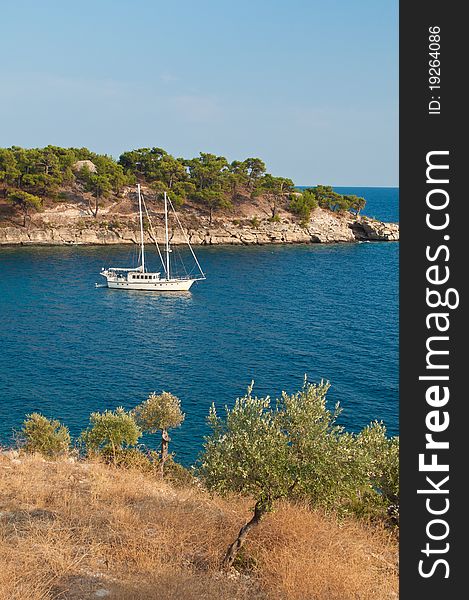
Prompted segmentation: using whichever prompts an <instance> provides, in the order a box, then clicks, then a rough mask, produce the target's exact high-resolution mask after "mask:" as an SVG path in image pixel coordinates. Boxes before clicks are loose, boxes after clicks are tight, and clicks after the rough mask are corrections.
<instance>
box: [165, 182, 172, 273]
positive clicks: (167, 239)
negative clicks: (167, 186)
mask: <svg viewBox="0 0 469 600" xmlns="http://www.w3.org/2000/svg"><path fill="white" fill-rule="evenodd" d="M164 226H165V233H166V279H169V277H170V275H169V253H170V252H171V250H170V249H169V235H168V198H167V196H166V192H165V193H164Z"/></svg>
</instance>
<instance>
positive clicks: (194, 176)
mask: <svg viewBox="0 0 469 600" xmlns="http://www.w3.org/2000/svg"><path fill="white" fill-rule="evenodd" d="M186 166H187V167H188V169H189V177H190V180H191V181H192V182H193V183H195V186H196V189H197V191H202V190H204V189H207V188H212V189H213V188H214V187H216V188H222V187H223V181H224V174H225V172H226V171H227V170H228V161H227V160H226V158H225V157H224V156H216V155H215V154H210V153H207V152H201V153H200V156H199V157H197V158H193V159H191V160H188V161H187V163H186Z"/></svg>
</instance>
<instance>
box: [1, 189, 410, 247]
mask: <svg viewBox="0 0 469 600" xmlns="http://www.w3.org/2000/svg"><path fill="white" fill-rule="evenodd" d="M151 216H152V222H153V226H154V228H153V230H150V229H148V228H147V231H146V234H145V235H146V239H147V242H149V243H150V242H152V241H153V239H154V237H155V236H156V238H157V239H158V240H159V241H161V240H162V239H164V229H163V215H162V213H161V209H159V211H158V210H157V209H156V208H153V210H152V211H151ZM180 217H181V221H182V224H183V226H184V229H185V230H186V232H187V236H188V238H189V240H190V242H191V243H192V244H194V245H211V244H236V245H242V244H297V243H337V242H357V241H397V240H398V239H399V225H398V224H397V223H382V222H380V221H376V220H374V219H370V218H368V217H359V218H356V217H354V216H353V215H351V214H350V213H347V214H345V215H340V214H337V213H334V212H331V211H329V210H323V209H321V208H317V209H315V210H314V211H313V213H312V215H311V219H310V220H309V222H308V223H306V224H301V223H300V222H299V221H298V220H297V219H295V218H294V217H293V215H292V214H291V213H289V212H288V211H281V210H280V211H279V213H278V216H277V217H276V220H272V219H269V218H268V213H267V211H266V210H265V207H264V206H263V205H262V204H261V203H259V202H258V203H257V204H252V205H249V206H246V205H243V206H240V207H239V210H237V211H231V212H229V213H226V214H223V215H217V217H216V218H215V219H214V220H213V222H212V223H210V221H209V219H208V217H207V215H205V214H203V213H201V212H200V210H197V209H196V208H194V207H184V209H183V210H182V211H181V214H180ZM234 217H237V218H234ZM139 235H140V234H139V223H138V218H137V214H136V213H135V204H134V203H133V202H132V201H131V199H130V197H127V198H124V199H123V200H122V201H121V202H120V203H118V204H112V205H109V206H108V207H103V208H101V209H100V212H99V215H98V218H94V217H93V216H92V215H91V214H90V210H89V207H88V204H87V203H86V201H85V200H84V199H83V200H81V199H80V201H76V200H75V201H74V202H60V203H56V204H51V205H50V206H48V207H46V208H45V209H44V210H43V211H42V212H40V213H36V214H33V215H31V217H30V218H28V220H27V223H26V226H23V225H21V224H20V219H18V218H17V217H15V215H11V216H8V218H2V219H0V245H17V244H21V245H29V244H30V245H39V244H44V245H62V244H135V243H138V241H139ZM170 235H171V241H172V243H173V244H183V243H185V238H184V234H183V233H182V232H181V231H180V229H179V227H177V226H176V225H175V224H172V225H171V226H170Z"/></svg>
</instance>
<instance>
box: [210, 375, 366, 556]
mask: <svg viewBox="0 0 469 600" xmlns="http://www.w3.org/2000/svg"><path fill="white" fill-rule="evenodd" d="M328 389H329V384H328V383H324V382H321V383H320V384H310V383H308V382H307V381H306V380H305V383H304V385H303V387H302V389H301V390H300V391H299V392H297V393H296V394H292V395H288V394H286V393H283V394H282V396H281V398H280V399H279V400H277V401H276V403H275V404H272V402H271V400H270V398H269V397H266V398H258V397H253V396H252V386H251V387H250V388H248V392H247V394H246V395H245V396H244V397H243V398H239V399H237V400H236V402H235V404H234V406H233V408H228V407H225V415H224V417H220V416H218V414H217V411H216V409H215V406H213V405H212V408H211V409H210V413H209V417H208V424H209V426H210V429H211V433H210V435H209V436H207V437H206V438H205V443H204V451H203V454H202V456H201V460H200V462H201V464H200V469H199V473H200V475H201V477H202V478H203V480H204V481H205V483H206V485H207V487H208V488H209V489H211V490H214V491H216V492H218V493H220V494H222V495H227V494H229V493H233V492H234V493H239V494H242V495H246V496H249V497H253V498H254V499H255V506H254V514H253V516H252V517H251V519H250V520H249V521H248V522H247V523H246V524H245V525H243V527H242V528H241V530H240V531H239V533H238V536H237V538H236V540H235V541H234V542H233V543H232V544H231V545H230V546H229V548H228V550H227V552H226V554H225V557H224V559H223V562H222V566H223V567H224V568H229V567H230V566H231V565H232V564H233V562H234V560H235V558H236V554H237V552H238V551H239V549H240V548H241V547H242V545H243V544H244V542H245V540H246V537H247V535H248V534H249V532H250V531H251V530H252V528H253V527H256V526H257V525H258V524H259V523H260V521H261V519H262V518H263V517H264V516H265V515H266V514H267V513H268V512H269V511H271V510H272V509H273V508H274V505H275V502H276V501H277V500H279V499H281V498H289V499H295V498H300V499H303V500H304V499H306V500H307V501H309V502H310V503H311V504H313V505H321V506H323V507H324V508H326V509H334V510H340V509H341V508H342V507H344V509H347V508H348V507H349V506H350V504H351V500H352V499H354V498H356V496H357V494H360V492H361V491H362V490H363V489H364V488H366V486H367V485H368V487H369V483H370V480H369V477H370V461H369V458H368V456H367V452H368V449H367V444H366V443H365V440H364V439H363V440H362V442H361V443H358V441H357V436H355V435H354V434H351V433H347V432H346V431H344V429H343V428H342V427H341V426H339V425H338V424H337V423H336V420H337V417H338V416H339V414H340V407H339V405H338V404H337V405H336V406H335V408H334V409H333V410H329V409H328V408H327V405H326V394H327V391H328Z"/></svg>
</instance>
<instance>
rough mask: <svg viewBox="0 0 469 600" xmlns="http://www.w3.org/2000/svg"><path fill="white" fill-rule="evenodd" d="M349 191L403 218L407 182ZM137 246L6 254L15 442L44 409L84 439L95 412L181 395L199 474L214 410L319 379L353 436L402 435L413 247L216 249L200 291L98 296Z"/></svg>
mask: <svg viewBox="0 0 469 600" xmlns="http://www.w3.org/2000/svg"><path fill="white" fill-rule="evenodd" d="M337 190H338V191H339V192H342V193H345V192H346V193H354V194H357V195H360V196H364V197H365V198H366V199H367V207H366V210H365V211H364V212H365V213H367V214H369V215H371V216H374V217H376V218H379V219H382V220H390V221H397V220H398V189H397V188H337ZM129 252H130V250H129V247H63V248H62V247H60V248H59V247H14V248H13V247H10V248H2V249H0V269H1V277H0V310H1V315H2V327H1V334H0V341H1V358H0V441H1V442H2V443H3V444H9V443H11V442H12V437H13V435H14V433H13V432H14V431H15V430H19V429H20V426H21V422H22V420H23V418H24V415H25V414H26V413H30V412H32V411H40V412H42V413H43V414H45V415H46V416H49V417H54V418H58V419H60V420H62V421H63V422H64V423H65V424H67V425H68V426H69V428H70V430H71V433H72V434H73V435H78V434H79V433H80V431H81V430H82V429H83V428H85V427H86V425H87V423H88V416H89V414H90V412H92V411H96V410H99V411H102V410H104V409H106V408H115V407H117V406H120V405H122V406H124V407H126V408H131V407H133V406H135V405H136V404H137V403H139V402H141V401H142V400H144V399H145V398H146V397H147V396H148V394H149V393H150V392H153V391H156V392H159V391H161V390H167V391H170V392H172V393H174V394H176V395H177V396H179V397H180V399H181V402H182V406H183V410H184V412H185V414H186V418H185V422H184V424H183V426H182V427H181V428H180V429H177V430H174V431H173V432H172V438H173V441H172V449H173V450H174V451H175V452H176V459H177V460H179V461H181V462H183V463H184V464H186V465H188V464H191V463H193V462H194V460H195V458H196V456H197V455H198V453H199V451H200V450H201V445H202V439H203V435H204V434H205V433H206V431H207V430H206V424H205V419H206V416H207V413H208V410H209V407H210V405H211V404H212V402H215V404H216V405H217V407H219V408H222V407H223V406H224V405H225V404H228V405H231V404H232V403H233V402H234V400H235V398H236V397H238V396H240V395H243V393H244V392H245V390H246V388H247V386H248V385H249V383H250V382H251V380H254V382H255V385H254V391H255V392H256V393H257V394H258V395H264V394H270V395H271V396H273V397H276V396H278V395H279V394H280V393H281V391H282V390H286V391H287V392H295V391H297V390H298V389H299V388H300V387H301V385H302V382H303V378H304V375H305V374H306V375H307V376H308V378H309V380H310V381H313V382H314V381H319V380H321V379H326V380H329V381H330V383H331V386H332V387H331V389H330V392H329V399H330V402H331V406H332V404H333V403H335V402H336V401H340V403H341V405H342V408H343V412H342V415H341V417H340V421H341V423H342V424H344V425H345V426H346V427H348V428H349V429H351V430H353V431H358V430H359V429H361V428H362V427H363V426H364V425H366V424H367V423H368V422H369V421H371V420H374V419H378V420H381V419H382V420H383V421H384V422H385V424H386V426H387V428H388V432H389V434H392V435H395V434H398V252H399V245H398V243H360V244H334V245H320V244H318V245H298V246H260V247H202V248H199V249H198V250H197V254H198V257H199V259H200V262H201V264H202V266H203V268H204V270H205V271H206V273H207V280H206V281H204V282H201V283H197V284H195V285H194V286H193V288H192V290H191V292H190V293H186V294H181V295H171V294H160V295H158V294H155V293H152V292H123V291H116V290H108V289H107V288H96V287H95V282H99V280H100V279H101V278H100V277H99V275H98V273H99V271H100V269H101V267H103V266H107V265H111V264H112V265H119V264H124V265H125V264H127V263H128V260H129ZM156 258H157V257H156V256H155V254H154V252H152V251H151V250H150V249H149V257H148V260H149V262H150V263H154V265H155V266H156V265H157V264H158V263H157V260H156ZM145 441H147V442H149V443H150V444H151V441H150V440H148V439H147V440H145Z"/></svg>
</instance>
